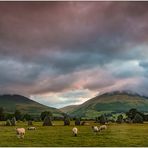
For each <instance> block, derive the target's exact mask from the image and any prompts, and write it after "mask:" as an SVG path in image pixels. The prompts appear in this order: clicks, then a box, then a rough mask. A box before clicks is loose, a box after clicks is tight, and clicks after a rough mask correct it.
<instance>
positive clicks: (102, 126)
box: [99, 125, 107, 131]
mask: <svg viewBox="0 0 148 148" xmlns="http://www.w3.org/2000/svg"><path fill="white" fill-rule="evenodd" d="M106 129H107V126H106V125H101V126H100V127H99V131H101V130H106Z"/></svg>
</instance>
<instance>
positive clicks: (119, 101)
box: [67, 91, 148, 117]
mask: <svg viewBox="0 0 148 148" xmlns="http://www.w3.org/2000/svg"><path fill="white" fill-rule="evenodd" d="M131 108H137V109H139V110H141V111H144V112H148V97H146V96H142V95H140V94H138V93H133V92H132V93H131V92H126V91H114V92H107V93H104V94H101V95H98V96H96V97H94V98H92V99H89V100H87V101H86V102H84V103H82V104H80V105H79V106H77V107H76V108H74V109H73V110H72V111H68V110H67V113H68V114H70V115H72V116H82V117H86V116H91V115H92V114H93V116H96V115H98V113H100V112H127V111H128V110H129V109H131Z"/></svg>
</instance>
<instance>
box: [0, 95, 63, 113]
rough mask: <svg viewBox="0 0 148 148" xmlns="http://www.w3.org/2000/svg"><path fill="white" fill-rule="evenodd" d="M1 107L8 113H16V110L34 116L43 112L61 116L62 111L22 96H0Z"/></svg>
mask: <svg viewBox="0 0 148 148" xmlns="http://www.w3.org/2000/svg"><path fill="white" fill-rule="evenodd" d="M0 107H3V108H4V110H5V111H6V112H10V113H11V112H14V111H15V110H16V109H18V110H20V111H21V112H22V113H29V114H32V115H40V113H41V112H43V111H51V112H52V113H53V115H61V113H62V112H61V111H60V110H58V109H56V108H52V107H48V106H45V105H42V104H40V103H38V102H35V101H33V100H30V99H28V98H27V97H24V96H20V95H0Z"/></svg>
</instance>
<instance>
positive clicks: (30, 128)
mask: <svg viewBox="0 0 148 148" xmlns="http://www.w3.org/2000/svg"><path fill="white" fill-rule="evenodd" d="M28 130H36V127H28Z"/></svg>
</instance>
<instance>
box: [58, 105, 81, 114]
mask: <svg viewBox="0 0 148 148" xmlns="http://www.w3.org/2000/svg"><path fill="white" fill-rule="evenodd" d="M77 107H79V105H69V106H66V107H63V108H60V110H61V111H62V112H64V113H68V112H72V111H73V110H75V109H76V108H77Z"/></svg>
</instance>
